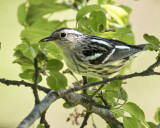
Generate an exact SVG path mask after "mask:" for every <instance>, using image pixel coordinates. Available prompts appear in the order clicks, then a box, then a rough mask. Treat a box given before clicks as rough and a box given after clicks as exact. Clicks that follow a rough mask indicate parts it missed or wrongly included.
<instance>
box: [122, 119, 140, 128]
mask: <svg viewBox="0 0 160 128" xmlns="http://www.w3.org/2000/svg"><path fill="white" fill-rule="evenodd" d="M123 125H124V128H139V127H138V124H137V120H136V119H135V118H133V117H125V116H124V117H123Z"/></svg>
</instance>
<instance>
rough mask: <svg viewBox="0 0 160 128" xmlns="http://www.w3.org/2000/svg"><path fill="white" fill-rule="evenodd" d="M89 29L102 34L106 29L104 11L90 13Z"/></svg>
mask: <svg viewBox="0 0 160 128" xmlns="http://www.w3.org/2000/svg"><path fill="white" fill-rule="evenodd" d="M90 20H91V27H92V29H93V31H95V32H102V31H104V30H105V28H106V15H105V13H104V11H102V10H98V11H92V12H91V14H90Z"/></svg>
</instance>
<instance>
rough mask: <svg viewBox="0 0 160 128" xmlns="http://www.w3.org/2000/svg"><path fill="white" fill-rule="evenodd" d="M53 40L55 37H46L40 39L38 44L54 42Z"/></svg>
mask: <svg viewBox="0 0 160 128" xmlns="http://www.w3.org/2000/svg"><path fill="white" fill-rule="evenodd" d="M54 40H56V38H55V37H52V36H48V37H46V38H43V39H41V40H40V41H39V43H41V42H48V41H54Z"/></svg>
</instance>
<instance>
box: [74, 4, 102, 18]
mask: <svg viewBox="0 0 160 128" xmlns="http://www.w3.org/2000/svg"><path fill="white" fill-rule="evenodd" d="M99 9H102V8H101V7H100V6H99V5H87V6H84V7H83V8H81V9H80V10H79V11H78V13H77V16H76V20H77V21H79V19H81V18H82V17H83V16H85V15H86V14H88V13H90V12H92V11H95V10H99Z"/></svg>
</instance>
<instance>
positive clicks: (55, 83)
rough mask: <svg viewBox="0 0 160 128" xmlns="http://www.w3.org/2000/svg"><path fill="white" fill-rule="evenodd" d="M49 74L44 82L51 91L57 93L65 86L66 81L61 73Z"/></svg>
mask: <svg viewBox="0 0 160 128" xmlns="http://www.w3.org/2000/svg"><path fill="white" fill-rule="evenodd" d="M50 74H51V75H50V76H48V77H47V79H46V80H47V84H48V86H49V87H50V88H51V89H53V90H55V91H59V90H61V89H64V88H65V87H66V86H67V79H66V77H65V76H64V75H63V74H62V73H59V72H52V73H51V72H50Z"/></svg>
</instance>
